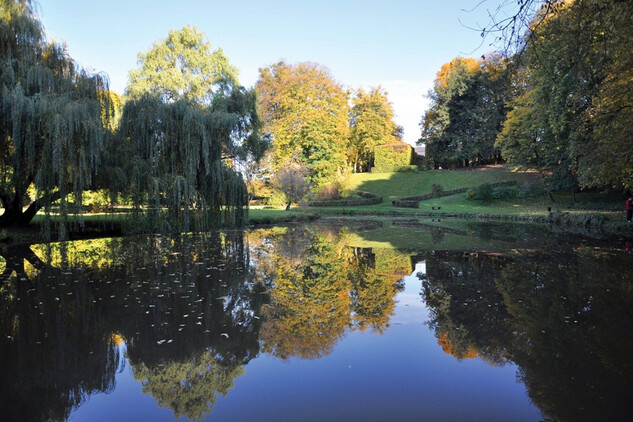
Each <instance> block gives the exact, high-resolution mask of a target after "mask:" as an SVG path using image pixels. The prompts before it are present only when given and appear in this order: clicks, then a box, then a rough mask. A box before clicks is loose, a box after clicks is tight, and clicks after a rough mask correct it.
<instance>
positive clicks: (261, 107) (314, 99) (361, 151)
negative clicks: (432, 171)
mask: <svg viewBox="0 0 633 422" xmlns="http://www.w3.org/2000/svg"><path fill="white" fill-rule="evenodd" d="M256 89H257V96H258V103H257V104H258V112H259V116H260V117H261V119H262V122H263V128H262V133H264V134H265V135H267V136H268V137H269V138H270V139H271V152H270V155H271V160H270V161H271V162H272V167H273V172H277V171H279V170H280V169H281V168H282V163H287V161H288V159H291V158H293V159H294V160H295V161H296V162H297V163H300V164H301V165H302V166H304V167H305V168H306V169H307V179H308V181H309V182H310V184H311V185H312V186H313V188H314V189H316V190H319V191H322V190H324V189H328V188H330V187H331V186H333V185H340V184H342V182H343V179H344V178H345V177H346V176H347V175H348V174H349V173H350V172H351V171H357V172H360V171H368V170H369V169H370V168H371V167H372V165H373V164H374V157H375V150H376V147H378V146H380V145H385V144H393V143H394V142H396V141H397V140H398V139H399V138H400V137H401V136H402V128H401V127H399V126H397V125H396V124H395V123H394V120H393V118H394V113H393V108H392V106H391V103H390V102H389V100H388V98H387V92H386V91H385V90H384V89H382V88H380V87H372V88H370V89H369V90H368V91H365V90H364V89H358V90H356V91H354V92H353V93H352V92H349V91H347V90H345V89H343V87H342V86H341V85H340V84H339V83H338V82H336V81H335V80H334V78H333V77H332V75H331V74H330V72H329V71H328V70H327V69H326V68H325V67H323V66H321V65H318V64H315V63H299V64H288V63H285V62H283V61H281V62H279V63H275V64H273V65H271V66H268V67H265V68H261V69H260V70H259V80H258V82H257V86H256ZM406 164H409V163H406Z"/></svg>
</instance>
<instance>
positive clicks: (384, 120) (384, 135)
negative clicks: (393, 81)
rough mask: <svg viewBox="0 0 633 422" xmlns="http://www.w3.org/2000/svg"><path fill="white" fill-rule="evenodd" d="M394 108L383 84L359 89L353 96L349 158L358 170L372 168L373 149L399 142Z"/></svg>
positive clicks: (350, 117) (355, 169)
mask: <svg viewBox="0 0 633 422" xmlns="http://www.w3.org/2000/svg"><path fill="white" fill-rule="evenodd" d="M393 117H394V114H393V107H392V105H391V103H390V102H389V99H388V98H387V92H386V91H385V90H383V89H382V88H381V87H372V88H371V89H370V90H369V91H365V90H364V89H362V88H361V89H359V90H357V91H356V92H355V93H354V96H353V98H352V108H351V110H350V116H349V126H350V145H349V152H348V160H349V162H350V165H351V166H352V169H353V170H354V171H356V172H361V171H369V169H370V168H371V167H372V166H373V164H374V148H375V147H376V146H378V145H385V144H391V143H393V142H395V141H396V139H397V138H396V135H397V133H398V132H397V131H398V129H399V128H398V127H397V125H396V124H395V122H394V121H393Z"/></svg>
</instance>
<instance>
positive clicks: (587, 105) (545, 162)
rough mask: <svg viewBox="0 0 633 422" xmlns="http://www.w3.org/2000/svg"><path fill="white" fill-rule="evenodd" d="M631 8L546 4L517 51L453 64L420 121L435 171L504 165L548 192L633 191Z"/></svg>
mask: <svg viewBox="0 0 633 422" xmlns="http://www.w3.org/2000/svg"><path fill="white" fill-rule="evenodd" d="M632 14H633V4H631V3H630V2H625V1H618V0H609V1H600V2H595V1H588V0H575V1H547V2H544V6H543V8H542V9H541V10H540V11H539V12H537V14H536V15H535V16H534V17H533V20H532V23H531V24H530V26H529V29H528V31H527V33H526V35H525V36H524V39H523V48H521V49H520V50H519V52H518V53H515V54H512V55H507V54H506V55H505V57H504V56H502V55H500V54H497V53H495V54H493V55H491V56H492V58H491V57H485V58H482V60H474V59H464V58H456V59H454V60H453V61H451V62H450V63H447V64H445V65H444V66H443V67H442V69H441V70H440V72H438V74H437V79H436V81H435V85H434V88H433V89H432V91H431V92H430V94H429V96H430V99H431V107H430V109H429V110H428V111H427V112H426V114H425V115H424V116H423V118H422V122H421V127H422V137H421V139H420V142H424V143H426V147H427V148H426V151H427V157H428V158H429V159H430V160H431V162H432V163H433V165H434V166H435V167H436V168H437V167H461V166H465V165H470V164H471V163H473V162H475V163H490V162H498V161H505V160H507V161H508V162H511V163H515V164H519V165H524V166H528V167H531V168H535V169H537V170H539V171H540V172H541V173H542V174H543V176H544V178H545V180H546V182H547V185H548V188H549V189H571V190H576V189H578V188H592V187H610V188H614V189H618V190H630V189H631V188H633V171H632V170H631V169H633V154H632V153H631V149H632V147H633V132H632V130H631V124H632V123H633V122H632V121H631V120H632V118H631V112H630V110H631V106H632V105H633V104H632V103H631V101H632V99H631V98H633V97H632V95H631V94H632V92H631V90H632V89H633V88H632V87H633V84H632V82H633V72H632V71H631V68H632V67H631V64H632V63H631V60H632V59H631V55H630V53H629V52H630V51H631V48H632V47H633V26H632V25H631V16H632Z"/></svg>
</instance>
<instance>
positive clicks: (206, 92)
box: [126, 26, 238, 104]
mask: <svg viewBox="0 0 633 422" xmlns="http://www.w3.org/2000/svg"><path fill="white" fill-rule="evenodd" d="M138 63H139V65H140V67H139V68H138V69H135V70H132V71H131V72H130V79H129V84H128V86H127V89H126V94H127V95H128V96H130V97H133V98H138V97H140V96H141V95H142V94H148V93H149V94H153V95H156V96H158V97H160V99H161V100H163V101H164V102H171V101H177V100H181V99H187V100H190V101H193V102H196V103H199V104H210V102H211V101H212V100H213V99H214V98H215V97H216V96H217V94H219V93H228V92H230V90H231V88H232V87H233V86H237V85H238V77H237V75H238V70H237V68H236V67H234V66H232V65H231V64H229V60H228V58H227V57H226V56H225V55H224V53H223V52H222V49H219V48H218V49H216V50H212V48H211V43H210V42H208V41H205V40H204V34H203V33H201V32H198V30H197V29H196V27H191V26H185V27H183V28H182V29H180V30H173V29H172V30H171V31H169V34H168V35H167V38H165V39H164V40H161V41H159V42H155V43H154V45H153V46H152V48H151V49H150V50H148V51H147V52H145V53H140V54H139V55H138Z"/></svg>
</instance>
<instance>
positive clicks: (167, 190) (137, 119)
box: [119, 88, 263, 231]
mask: <svg viewBox="0 0 633 422" xmlns="http://www.w3.org/2000/svg"><path fill="white" fill-rule="evenodd" d="M254 100H255V99H254V95H253V93H252V92H250V91H246V90H244V89H243V88H239V89H235V90H234V91H233V93H232V94H231V95H230V96H229V97H226V98H225V97H222V98H217V99H216V101H214V103H213V105H212V106H203V105H200V104H198V103H196V102H193V101H191V100H187V99H181V100H178V101H175V102H165V101H164V100H163V99H161V98H160V97H159V96H155V95H154V96H153V95H149V94H148V95H143V96H141V97H139V98H138V99H132V100H129V101H128V102H127V103H126V104H125V107H124V109H123V116H122V117H121V123H120V126H119V132H120V134H121V135H122V137H121V141H120V142H121V143H122V145H124V146H125V149H126V151H127V153H126V156H127V157H128V162H127V166H128V169H127V171H126V172H125V173H126V174H127V175H129V178H130V179H129V181H128V183H127V186H128V187H129V193H130V194H131V197H132V199H133V203H134V208H135V218H136V220H135V227H136V229H139V228H141V229H145V230H157V229H158V230H162V231H172V230H178V231H188V230H206V229H209V228H212V227H217V226H219V225H230V226H234V225H241V224H243V222H244V219H245V213H246V205H247V201H248V197H247V191H246V185H245V184H244V181H243V179H242V176H241V174H240V173H238V172H237V171H235V170H234V169H233V168H231V166H230V163H231V161H232V159H233V158H235V157H236V156H241V155H244V154H246V153H247V152H250V153H252V154H257V155H259V156H261V153H262V152H263V147H262V143H261V142H260V141H259V137H258V136H257V130H256V129H257V125H258V120H257V118H256V114H254V109H255V108H254V104H255V101H254ZM259 151H261V152H259Z"/></svg>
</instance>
